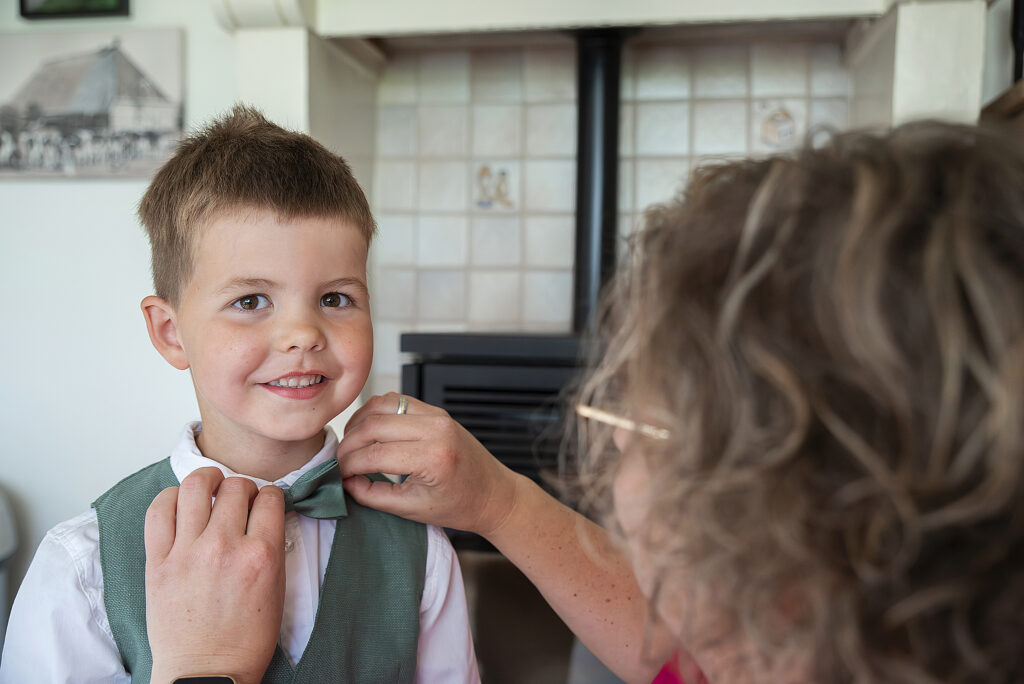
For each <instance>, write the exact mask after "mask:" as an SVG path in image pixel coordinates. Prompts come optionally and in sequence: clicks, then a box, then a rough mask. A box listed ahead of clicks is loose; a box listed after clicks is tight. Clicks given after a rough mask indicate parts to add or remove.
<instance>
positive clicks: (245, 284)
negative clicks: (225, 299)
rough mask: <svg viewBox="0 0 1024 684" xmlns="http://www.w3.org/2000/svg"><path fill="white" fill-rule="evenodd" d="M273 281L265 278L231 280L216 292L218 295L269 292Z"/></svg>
mask: <svg viewBox="0 0 1024 684" xmlns="http://www.w3.org/2000/svg"><path fill="white" fill-rule="evenodd" d="M274 285H275V283H274V281H273V280H267V279H266V278H232V279H231V280H229V281H228V282H226V283H224V287H222V288H220V290H218V294H222V293H224V292H230V291H232V290H271V289H273V288H274Z"/></svg>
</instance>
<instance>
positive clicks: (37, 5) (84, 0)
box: [20, 0, 128, 19]
mask: <svg viewBox="0 0 1024 684" xmlns="http://www.w3.org/2000/svg"><path fill="white" fill-rule="evenodd" d="M20 2H21V16H23V17H25V18H26V19H67V18H71V17H125V16H128V0H20Z"/></svg>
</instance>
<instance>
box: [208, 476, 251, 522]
mask: <svg viewBox="0 0 1024 684" xmlns="http://www.w3.org/2000/svg"><path fill="white" fill-rule="evenodd" d="M256 492H257V488H256V483H255V482H253V481H252V480H249V479H247V478H244V477H228V478H225V479H224V480H223V481H222V482H221V483H220V486H219V487H218V488H217V500H216V501H215V502H214V504H213V513H211V514H210V524H209V526H208V527H207V529H209V530H216V531H217V532H220V533H224V534H230V535H233V536H236V535H242V534H245V528H246V523H247V519H248V517H249V505H250V504H251V503H252V500H253V499H254V498H255V497H256Z"/></svg>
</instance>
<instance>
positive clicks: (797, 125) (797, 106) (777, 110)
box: [750, 98, 807, 154]
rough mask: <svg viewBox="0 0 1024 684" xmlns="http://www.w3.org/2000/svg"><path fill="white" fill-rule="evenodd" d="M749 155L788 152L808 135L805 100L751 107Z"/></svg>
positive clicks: (755, 104) (768, 102) (776, 102)
mask: <svg viewBox="0 0 1024 684" xmlns="http://www.w3.org/2000/svg"><path fill="white" fill-rule="evenodd" d="M750 124H751V128H750V140H751V152H754V153H755V154H763V153H771V152H778V151H781V150H789V149H792V148H794V147H798V146H799V145H802V144H803V142H804V136H805V135H806V134H807V100H804V99H795V98H794V99H784V100H758V101H754V102H752V103H751V121H750Z"/></svg>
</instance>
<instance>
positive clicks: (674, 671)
mask: <svg viewBox="0 0 1024 684" xmlns="http://www.w3.org/2000/svg"><path fill="white" fill-rule="evenodd" d="M680 660H681V658H680V654H679V652H678V651H676V652H675V653H674V654H673V655H672V657H671V658H669V661H668V662H667V663H665V665H664V667H662V668H661V671H660V672H658V674H657V676H655V678H654V681H653V682H651V684H708V680H707V678H705V677H704V673H703V672H701V671H700V670H699V669H698V668H697V665H696V664H695V663H694V662H693V660H692V659H690V658H689V657H688V656H687V658H686V660H687V665H688V667H687V670H688V671H690V672H692V673H693V674H694V676H693V677H691V678H690V680H689V681H687V680H685V679H683V675H682V674H681V673H680V672H679V671H680V669H681V663H680Z"/></svg>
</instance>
